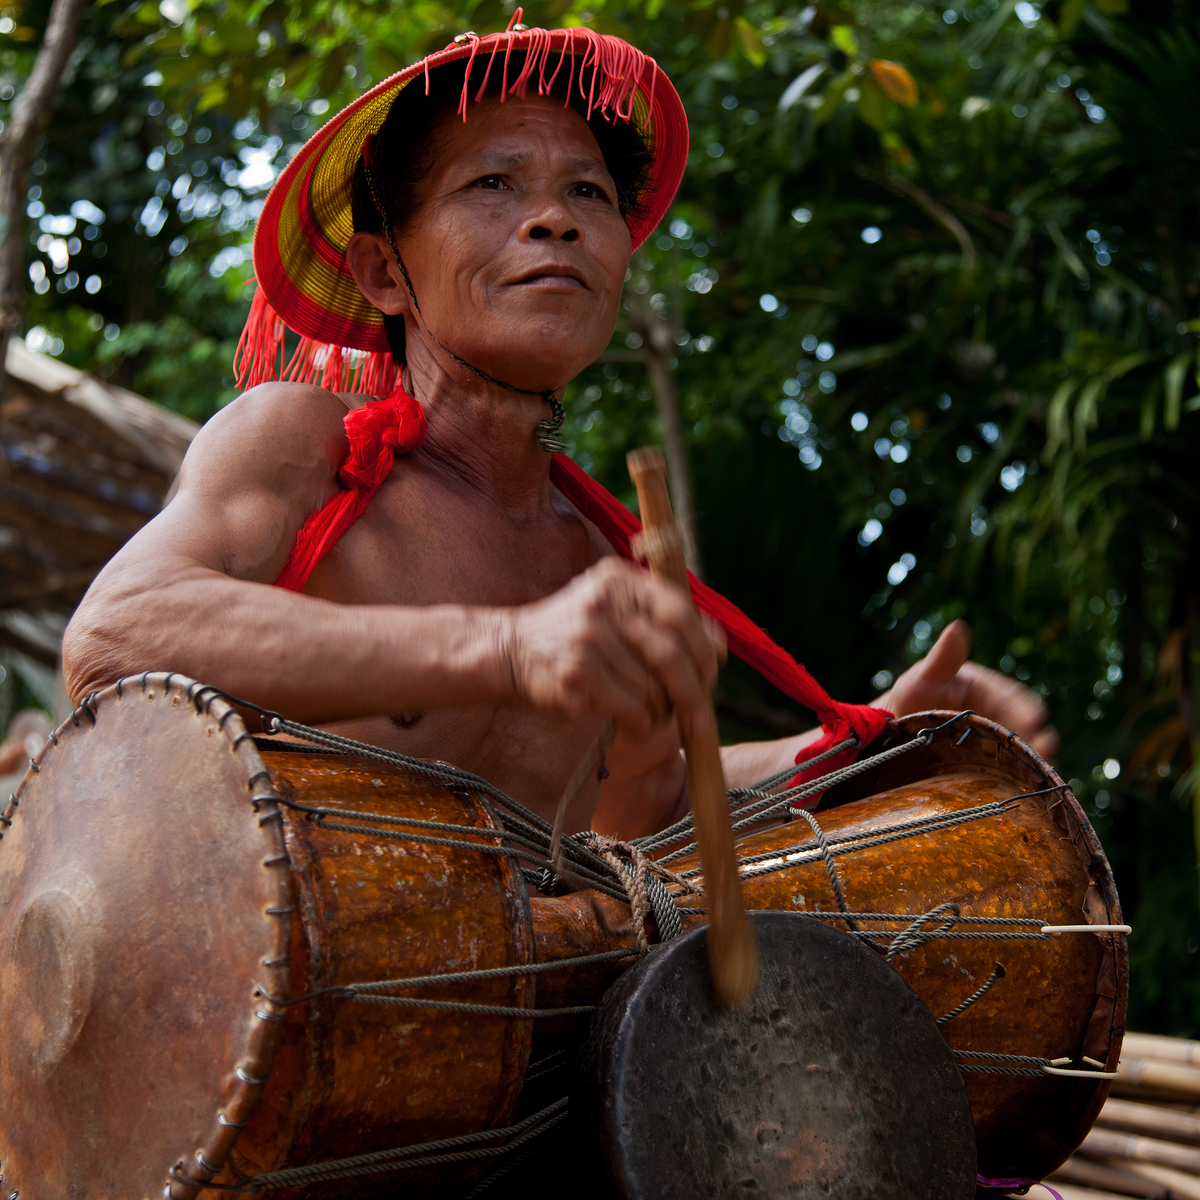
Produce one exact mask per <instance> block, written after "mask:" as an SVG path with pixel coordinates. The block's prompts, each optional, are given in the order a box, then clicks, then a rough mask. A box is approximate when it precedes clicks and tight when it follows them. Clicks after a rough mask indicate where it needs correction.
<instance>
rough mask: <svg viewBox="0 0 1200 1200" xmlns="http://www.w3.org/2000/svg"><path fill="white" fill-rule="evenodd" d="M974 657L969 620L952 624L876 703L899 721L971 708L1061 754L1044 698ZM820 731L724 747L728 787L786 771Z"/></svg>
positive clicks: (1035, 744) (1040, 747)
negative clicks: (918, 714) (931, 712)
mask: <svg viewBox="0 0 1200 1200" xmlns="http://www.w3.org/2000/svg"><path fill="white" fill-rule="evenodd" d="M970 653H971V631H970V628H969V626H968V625H967V623H966V621H961V620H959V621H953V622H951V624H949V625H948V626H947V627H946V628H945V630H943V632H942V635H941V637H939V638H938V640H937V643H936V645H935V646H934V647H933V649H932V650H930V651H929V653H928V654H927V655H926V656H925V657H924V658H923V659H921V661H920V662H917V663H914V664H913V665H912V666H911V667H909V669H908V670H907V671H905V672H904V674H903V675H901V676H900V678H899V679H897V680H896V682H895V683H894V684H893V685H892V687H891V688H890V689H889V690H888V691H886V692H884V693H883V694H882V695H881V696H878V697H876V699H875V700H873V701H872V703H873V704H874V705H875V707H876V708H886V709H888V710H890V711H891V712H893V713H895V715H896V716H898V717H903V716H905V715H907V714H908V713H914V712H925V711H926V710H928V709H949V710H951V711H953V712H960V711H962V710H963V709H968V708H969V709H972V710H973V711H974V712H977V713H978V714H979V715H980V716H981V717H988V718H990V719H991V720H993V721H997V722H999V724H1001V725H1003V726H1004V727H1005V728H1006V729H1011V730H1012V731H1013V732H1014V733H1015V734H1017V736H1018V737H1021V738H1023V739H1024V740H1025V741H1027V742H1028V743H1029V744H1030V745H1031V746H1032V747H1033V749H1034V750H1036V751H1037V752H1038V753H1039V754H1045V755H1051V754H1053V753H1054V752H1055V751H1056V750H1057V749H1058V733H1057V731H1056V730H1055V729H1054V727H1053V726H1052V725H1051V724H1049V720H1050V711H1049V709H1047V707H1046V704H1045V702H1044V701H1043V700H1042V698H1041V697H1040V696H1039V695H1038V694H1037V693H1036V692H1034V691H1033V690H1032V689H1031V688H1027V687H1026V686H1025V685H1024V684H1023V683H1020V682H1018V681H1017V680H1015V679H1010V678H1009V677H1008V676H1007V675H1003V674H1001V673H1000V672H999V671H993V670H992V669H991V668H990V667H983V666H980V665H979V663H975V662H970V661H969V660H968V658H967V656H968V655H969V654H970ZM820 732H821V731H820V730H819V729H812V730H809V731H808V732H806V733H801V734H797V735H796V736H795V737H790V738H783V739H782V740H779V741H769V742H743V743H741V744H740V745H736V746H724V747H722V749H721V762H722V763H723V765H724V767H725V779H726V783H727V784H728V786H729V787H731V788H734V787H748V786H750V785H751V784H753V783H757V782H758V781H759V780H760V779H766V778H767V777H768V776H771V775H774V774H776V773H777V772H779V771H784V770H786V769H787V767H788V766H789V765H790V764H791V763H794V762H795V760H796V755H797V754H798V753H799V752H800V750H801V748H802V747H804V746H808V745H811V744H812V743H813V742H814V741H816V739H817V738H818V737H819V736H820Z"/></svg>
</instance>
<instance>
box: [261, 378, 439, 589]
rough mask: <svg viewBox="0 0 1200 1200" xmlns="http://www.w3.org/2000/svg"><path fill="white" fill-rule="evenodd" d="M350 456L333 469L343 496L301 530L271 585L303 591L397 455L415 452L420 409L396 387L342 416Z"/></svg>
mask: <svg viewBox="0 0 1200 1200" xmlns="http://www.w3.org/2000/svg"><path fill="white" fill-rule="evenodd" d="M345 424H346V437H348V438H349V439H350V453H349V454H347V455H346V458H345V461H343V463H342V465H341V467H340V468H339V469H338V478H339V479H340V480H341V481H342V483H344V484H345V485H346V490H345V491H344V492H338V493H337V494H336V495H335V496H333V497H331V498H330V500H329V502H328V503H327V504H326V505H325V507H324V508H321V509H318V510H317V511H316V512H315V513H313V514H312V516H310V517H309V518H308V520H307V521H305V522H304V524H303V525H302V526H301V527H300V532H299V533H298V534H296V544H295V545H294V546H293V547H292V553H291V554H290V555H289V557H288V560H287V565H286V566H285V567H284V568H283V574H282V575H280V576H279V578H278V579H277V580H275V586H276V587H281V588H285V589H286V590H287V591H289V592H299V591H303V590H304V585H305V584H306V583H307V582H308V577H309V576H310V575H311V574H312V573H313V571H314V569H315V568H316V565H317V563H319V562H320V561H321V560H322V559H323V558H324V557H325V555H327V554H328V553H329V552H330V550H332V549H333V548H334V546H335V545H336V544H337V542H338V539H339V538H340V537H341V536H342V534H344V533H345V532H346V530H347V529H349V528H350V526H351V525H353V524H354V522H355V521H357V520H358V518H359V517H361V516H362V515H363V513H365V512H366V511H367V505H368V504H369V503H370V502H371V497H372V496H374V495H375V493H376V492H377V491H378V490H379V488H380V486H381V485H382V484H383V481H384V480H385V479H387V477H388V476H389V475H390V474H391V473H392V466H393V465H394V464H395V461H396V455H397V454H407V453H408V452H409V451H410V450H415V449H416V448H417V447H418V446H419V445H420V444H421V443H422V442H423V441H424V440H425V410H424V409H423V408H422V407H421V406H420V405H419V404H418V403H417V402H416V401H415V400H414V399H413V398H412V397H411V396H410V395H409V394H408V393H407V392H406V391H405V390H404V386H403V385H402V384H399V383H398V384H396V386H395V388H394V389H393V390H392V394H391V395H390V396H388V397H387V398H386V399H384V400H368V401H367V403H366V404H364V405H363V406H362V407H361V408H354V409H351V410H350V411H349V412H348V413H347V414H346V421H345Z"/></svg>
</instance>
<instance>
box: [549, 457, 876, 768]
mask: <svg viewBox="0 0 1200 1200" xmlns="http://www.w3.org/2000/svg"><path fill="white" fill-rule="evenodd" d="M550 480H551V482H552V483H553V484H554V486H555V487H556V488H558V490H559V491H560V492H562V494H563V495H564V496H565V497H566V498H567V499H568V500H569V501H570V502H571V503H572V504H573V505H574V506H575V507H576V508H577V509H578V510H579V511H580V512H581V513H582V514H583V515H584V516H585V517H587V519H588V520H589V521H591V522H592V524H594V525H595V526H596V528H597V529H599V530H600V532H601V533H602V534H604V536H605V537H606V538H607V539H608V540H609V542H611V543H612V547H613V549H614V550H616V552H617V553H618V554H620V555H621V556H622V557H623V558H632V557H633V555H632V553H631V551H630V547H629V542H630V538H631V537H632V536H633V535H634V534H635V533H637V532H639V531H640V530H641V528H642V523H641V521H639V520H638V519H637V517H635V516H634V515H633V513H631V512H630V511H629V509H627V508H626V507H625V506H624V505H623V504H622V503H621V502H620V501H619V500H618V499H617V498H616V497H615V496H614V495H613V494H612V493H611V492H609V491H608V490H607V489H606V488H604V487H602V486H601V485H600V484H599V483H597V482H596V481H595V480H594V479H593V478H592V477H591V476H590V475H589V474H588V473H587V472H586V471H584V470H583V469H582V468H581V467H579V466H577V465H576V464H575V463H573V462H572V461H571V460H570V459H569V458H567V457H566V455H564V454H556V455H555V456H554V459H553V461H552V462H551V464H550ZM688 582H689V583H690V584H691V589H692V599H693V600H694V601H695V604H696V607H697V608H698V609H699V610H700V611H701V612H702V613H707V614H708V615H709V616H710V617H712V619H713V620H714V621H716V622H717V624H718V625H720V626H721V628H722V629H724V630H725V636H726V637H727V638H728V640H729V649H730V650H731V651H733V653H734V654H736V655H737V656H738V658H740V659H741V660H742V661H743V662H745V663H748V664H749V665H750V666H752V667H753V668H754V669H755V670H756V671H757V672H758V673H759V674H760V675H761V676H762V677H763V678H764V679H767V680H769V681H770V682H771V683H773V684H774V685H775V686H776V687H777V688H778V689H779V690H780V691H781V692H784V693H785V694H786V695H788V696H791V698H792V699H793V700H797V701H799V702H800V703H801V704H803V705H804V707H805V708H810V709H812V711H813V712H814V713H815V714H816V716H817V720H818V721H820V722H821V726H822V728H823V729H824V734H823V736H822V737H820V738H819V739H818V740H817V741H815V742H813V744H812V745H811V746H805V747H804V749H803V750H801V751H800V753H799V754H798V755H797V756H796V762H797V764H799V763H803V762H807V761H808V760H809V759H811V758H815V757H816V756H817V755H818V754H823V753H824V752H825V751H826V750H828V749H830V747H832V746H836V745H837V744H838V743H839V742H843V741H845V740H846V738H848V737H850V736H851V735H852V734H853V735H854V736H855V737H857V738H858V740H859V742H860V743H861V744H862V745H863V746H865V745H867V743H868V742H872V741H874V740H875V738H877V737H878V736H879V735H880V734H881V733H882V732H883V727H884V725H885V724H886V722H887V719H888V717H889V716H891V714H890V713H888V712H887V711H885V710H884V709H882V708H872V707H871V706H870V705H866V704H842V703H841V702H840V701H837V700H833V699H831V698H830V696H829V693H828V692H826V691H825V689H824V688H823V687H822V686H821V685H820V684H819V683H818V682H817V681H816V680H815V679H814V678H813V677H812V676H811V675H810V674H809V673H808V671H807V670H806V669H805V668H804V667H803V666H801V665H800V663H798V662H797V661H796V660H795V659H794V658H793V657H792V656H791V655H790V654H789V653H788V652H787V651H786V650H785V649H783V647H782V646H778V645H776V643H775V642H773V641H772V640H771V638H770V637H769V636H768V634H767V633H766V631H765V630H763V629H760V628H759V626H757V625H756V624H755V623H754V622H753V621H751V620H750V618H749V617H748V616H746V614H745V613H744V612H742V610H741V609H740V608H738V607H737V605H736V604H732V603H731V602H730V601H728V600H726V599H725V597H724V596H722V595H720V593H718V592H714V591H713V589H712V588H710V587H709V586H708V585H707V584H704V583H701V582H700V580H699V579H697V578H696V577H695V576H694V575H693V574H691V572H688ZM856 753H857V752H856V751H854V750H843V751H842V752H841V753H840V754H837V755H835V756H834V757H833V758H831V759H826V760H825V762H823V763H822V764H821V768H820V769H821V772H822V773H824V772H825V771H833V770H836V769H837V768H838V767H844V766H847V765H848V764H850V763H852V762H853V761H854V758H855V754H856ZM803 774H804V772H801V773H800V777H801V778H802V777H803Z"/></svg>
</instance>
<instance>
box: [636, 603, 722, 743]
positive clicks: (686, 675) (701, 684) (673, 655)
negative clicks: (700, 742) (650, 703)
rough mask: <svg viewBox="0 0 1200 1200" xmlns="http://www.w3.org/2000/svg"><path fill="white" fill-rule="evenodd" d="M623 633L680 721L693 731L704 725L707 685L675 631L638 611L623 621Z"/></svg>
mask: <svg viewBox="0 0 1200 1200" xmlns="http://www.w3.org/2000/svg"><path fill="white" fill-rule="evenodd" d="M624 632H625V636H626V638H627V639H628V641H629V643H630V645H631V646H632V647H633V648H634V649H635V651H636V652H637V653H638V654H639V655H641V657H642V658H643V659H644V661H645V662H646V665H647V666H648V667H649V668H650V670H652V671H653V672H654V675H655V677H656V679H657V681H658V682H659V683H660V684H661V685H662V687H663V688H665V689H666V693H667V695H668V696H669V697H670V700H671V704H672V705H673V707H674V708H675V711H676V712H677V713H678V714H679V717H680V720H682V721H684V722H685V723H687V725H688V726H689V728H691V729H693V730H696V731H697V732H698V731H699V730H701V729H703V728H704V727H705V726H706V725H707V724H708V711H709V703H708V687H707V686H706V683H705V681H704V679H703V678H702V677H701V670H702V666H701V664H699V663H697V662H696V661H695V659H694V658H693V657H692V654H691V646H689V645H687V644H685V643H684V642H683V640H682V638H680V637H679V635H678V633H677V632H676V631H674V630H672V629H670V628H669V627H668V628H664V627H663V626H661V625H658V624H656V623H654V622H652V621H650V620H648V619H647V618H645V617H643V616H642V615H641V614H635V615H634V616H633V617H631V618H630V619H629V621H627V622H626V625H625V630H624Z"/></svg>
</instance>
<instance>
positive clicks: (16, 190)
mask: <svg viewBox="0 0 1200 1200" xmlns="http://www.w3.org/2000/svg"><path fill="white" fill-rule="evenodd" d="M84 3H85V0H54V5H53V7H52V8H51V9H50V19H49V21H48V22H47V23H46V33H45V36H44V37H43V38H42V45H41V48H40V49H39V50H38V53H37V58H36V59H35V60H34V64H33V70H32V71H30V73H29V78H28V79H27V80H26V81H25V86H24V87H23V88H22V89H21V94H20V95H19V96H18V97H17V98H16V100H15V101H14V102H13V106H12V119H11V120H10V121H9V124H8V128H7V129H6V130H5V131H4V132H3V134H0V395H2V394H3V392H4V384H5V376H6V373H5V367H4V359H5V351H6V350H7V347H8V339H9V337H10V336H11V334H12V332H13V329H14V328H15V327H16V324H17V321H18V319H19V316H20V312H21V308H22V301H23V299H24V284H23V278H22V276H23V269H24V266H25V253H24V246H23V244H22V240H21V238H20V236H19V232H20V230H21V227H22V222H21V215H22V214H21V207H22V203H23V201H24V192H25V187H26V181H27V178H28V174H29V160H30V159H31V158H32V157H33V152H34V150H35V149H36V148H37V144H38V139H39V138H40V137H41V136H42V131H43V130H44V129H45V128H46V122H47V121H48V120H49V118H50V110H51V108H52V107H53V105H54V95H55V93H56V92H57V90H58V84H59V80H61V79H62V73H63V70H64V69H65V68H66V65H67V60H68V59H69V58H70V57H71V51H72V50H73V49H74V48H75V39H76V35H77V33H78V30H79V14H80V13H81V12H82V11H83V6H84Z"/></svg>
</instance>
